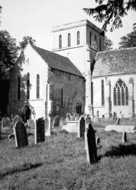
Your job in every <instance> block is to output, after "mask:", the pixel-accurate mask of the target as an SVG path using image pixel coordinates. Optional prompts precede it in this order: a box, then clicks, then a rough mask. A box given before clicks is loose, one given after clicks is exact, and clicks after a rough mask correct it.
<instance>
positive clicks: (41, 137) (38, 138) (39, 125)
mask: <svg viewBox="0 0 136 190" xmlns="http://www.w3.org/2000/svg"><path fill="white" fill-rule="evenodd" d="M43 141H45V122H44V119H43V118H39V119H38V120H36V125H35V144H37V143H40V142H43Z"/></svg>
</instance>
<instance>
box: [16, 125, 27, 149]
mask: <svg viewBox="0 0 136 190" xmlns="http://www.w3.org/2000/svg"><path fill="white" fill-rule="evenodd" d="M13 130H14V134H15V143H16V147H18V148H21V147H24V146H27V145H28V138H27V131H26V127H25V125H24V123H23V122H22V121H18V122H17V123H16V124H15V127H14V128H13Z"/></svg>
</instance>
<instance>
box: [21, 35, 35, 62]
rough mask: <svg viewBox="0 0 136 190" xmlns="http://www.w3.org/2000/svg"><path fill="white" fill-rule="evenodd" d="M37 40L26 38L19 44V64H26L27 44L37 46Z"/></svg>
mask: <svg viewBox="0 0 136 190" xmlns="http://www.w3.org/2000/svg"><path fill="white" fill-rule="evenodd" d="M35 42H36V41H35V40H34V39H33V38H32V37H31V36H24V37H23V39H22V41H21V42H20V43H19V49H20V51H21V52H20V56H19V62H20V63H22V62H24V59H25V56H24V49H25V48H26V46H27V44H28V43H30V44H31V45H32V46H33V45H35Z"/></svg>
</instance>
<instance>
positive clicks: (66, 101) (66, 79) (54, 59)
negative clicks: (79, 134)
mask: <svg viewBox="0 0 136 190" xmlns="http://www.w3.org/2000/svg"><path fill="white" fill-rule="evenodd" d="M23 54H24V55H23V56H24V60H23V62H21V65H20V67H21V69H18V68H15V69H14V71H13V72H12V76H11V82H10V91H9V113H12V114H15V113H17V112H18V110H19V109H20V108H21V107H22V106H23V105H24V104H29V105H30V106H31V107H32V108H33V110H34V112H35V116H36V118H39V117H43V118H45V117H48V115H49V114H52V116H55V115H61V116H64V115H65V114H66V113H67V112H70V113H72V112H74V113H78V114H82V113H84V107H85V79H84V77H83V76H82V74H81V73H80V71H79V70H78V69H77V68H76V67H75V66H74V64H73V63H72V62H71V61H70V59H68V58H67V57H64V56H60V55H58V54H55V53H53V52H51V51H47V50H44V49H42V48H39V47H37V46H34V45H31V44H28V45H27V46H26V48H25V49H24V51H23Z"/></svg>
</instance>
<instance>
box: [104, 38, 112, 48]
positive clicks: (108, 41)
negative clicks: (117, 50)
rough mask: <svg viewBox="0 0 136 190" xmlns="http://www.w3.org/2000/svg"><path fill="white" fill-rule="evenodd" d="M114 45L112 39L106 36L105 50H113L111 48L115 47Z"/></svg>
mask: <svg viewBox="0 0 136 190" xmlns="http://www.w3.org/2000/svg"><path fill="white" fill-rule="evenodd" d="M112 46H113V43H112V41H111V40H110V39H109V38H107V37H106V36H105V39H104V50H111V49H113V47H112Z"/></svg>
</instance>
